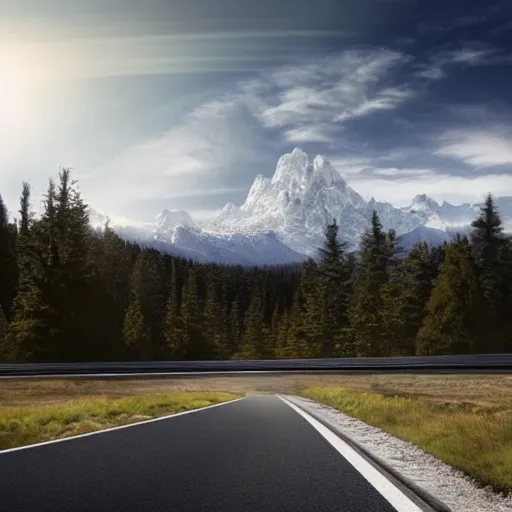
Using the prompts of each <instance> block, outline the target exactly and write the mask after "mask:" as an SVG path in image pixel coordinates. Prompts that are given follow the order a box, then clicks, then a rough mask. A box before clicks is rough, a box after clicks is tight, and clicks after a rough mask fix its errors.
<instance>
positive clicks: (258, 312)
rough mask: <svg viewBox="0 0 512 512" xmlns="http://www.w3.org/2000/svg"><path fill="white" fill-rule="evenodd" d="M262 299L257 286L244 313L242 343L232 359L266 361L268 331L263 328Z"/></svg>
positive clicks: (267, 354)
mask: <svg viewBox="0 0 512 512" xmlns="http://www.w3.org/2000/svg"><path fill="white" fill-rule="evenodd" d="M263 311H264V299H263V293H262V290H261V288H259V287H258V286H257V287H256V290H255V291H254V292H253V296H252V299H251V303H250V305H249V308H248V309H247V312H246V313H245V322H244V332H243V335H242V343H241V345H240V347H239V349H238V351H237V352H236V354H235V355H234V356H233V357H234V359H266V358H268V357H269V353H268V330H267V329H266V326H265V318H264V314H263Z"/></svg>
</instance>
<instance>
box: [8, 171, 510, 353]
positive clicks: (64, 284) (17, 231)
mask: <svg viewBox="0 0 512 512" xmlns="http://www.w3.org/2000/svg"><path fill="white" fill-rule="evenodd" d="M87 211H88V208H87V205H86V204H85V203H84V201H83V200H82V198H81V196H80V193H79V190H78V187H77V184H76V182H74V181H72V180H71V177H70V173H69V171H68V170H62V171H61V172H60V174H59V179H58V183H55V182H54V181H52V180H50V182H49V186H48V190H47V192H46V194H45V196H44V198H43V204H42V213H41V215H40V216H38V217H37V218H36V216H35V215H34V213H33V210H32V204H31V193H30V187H29V185H28V184H27V183H24V184H23V188H22V193H21V199H20V209H19V212H18V216H17V219H16V220H15V221H13V222H10V221H9V215H8V212H7V209H6V206H5V205H4V204H3V202H2V200H1V197H0V360H4V361H100V360H101V361H108V360H168V359H175V360H201V359H203V360H204V359H267V358H316V357H364V356H395V355H419V354H426V355H434V354H466V353H486V352H511V351H512V320H511V317H510V315H511V314H512V239H511V237H510V236H507V235H506V234H505V233H504V231H503V226H502V223H501V220H500V217H499V214H498V212H497V209H496V207H495V205H494V202H493V199H492V196H490V195H489V196H488V197H487V198H486V201H485V203H484V205H483V206H482V208H481V211H480V213H479V215H478V216H477V218H476V219H475V220H474V222H473V223H472V230H471V233H470V235H469V236H457V237H456V238H455V239H454V240H453V241H452V242H450V243H445V244H443V245H442V246H440V247H429V246H428V245H427V244H426V243H418V244H417V245H415V246H414V247H413V248H412V249H411V250H410V251H409V252H408V254H407V255H406V256H405V257H398V253H399V247H398V244H397V237H396V233H395V232H394V231H392V230H391V231H389V232H385V231H384V230H383V228H382V225H381V223H380V220H379V218H378V215H377V213H376V212H373V216H372V221H371V227H370V229H368V230H367V231H366V232H365V233H364V235H363V236H362V240H361V244H360V249H359V251H358V252H357V253H354V252H348V251H347V248H346V246H345V244H343V243H341V242H340V241H339V238H338V230H339V227H338V225H337V224H336V221H334V220H333V222H332V224H330V225H328V226H327V227H326V230H325V241H324V244H323V247H322V248H320V249H319V253H318V257H317V258H315V259H313V258H310V259H308V260H307V261H305V262H304V264H302V265H298V264H288V265H278V266H268V267H243V266H228V265H219V264H213V263H210V264H204V263H197V262H193V261H189V260H185V259H183V258H179V257H176V256H173V255H171V254H167V253H164V252H161V251H158V250H155V249H151V248H144V247H140V246H139V245H137V244H136V243H132V242H127V241H124V240H122V239H121V238H119V236H117V235H116V234H115V233H114V231H113V230H112V229H111V228H110V227H109V225H108V224H107V225H106V226H105V228H104V229H103V230H101V231H99V232H98V231H94V230H92V229H91V227H90V225H89V218H88V215H87Z"/></svg>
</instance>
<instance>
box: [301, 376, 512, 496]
mask: <svg viewBox="0 0 512 512" xmlns="http://www.w3.org/2000/svg"><path fill="white" fill-rule="evenodd" d="M441 379H442V377H440V376H438V379H437V384H438V387H437V388H436V386H435V385H434V386H432V387H431V389H430V390H428V389H423V392H422V393H418V390H417V387H416V389H415V387H414V386H412V387H409V388H406V387H402V388H401V389H398V388H396V381H395V382H394V383H393V385H390V383H389V382H388V383H387V386H386V383H385V382H384V383H382V382H381V390H380V392H376V391H375V387H378V386H374V389H373V392H367V391H368V390H365V391H362V390H361V389H359V390H358V391H355V390H354V389H350V388H348V387H337V386H336V387H333V386H332V384H327V385H326V384H325V383H321V384H320V385H315V386H308V387H304V388H302V390H301V393H300V394H302V395H303V396H306V397H308V398H311V399H313V400H316V401H318V402H322V403H324V404H327V405H330V406H332V407H335V408H336V409H339V410H340V411H343V412H345V413H346V414H348V415H350V416H352V417H354V418H358V419H360V420H362V421H364V422H365V423H368V424H369V425H373V426H376V427H379V428H381V429H382V430H385V431H386V432H389V433H391V434H393V435H395V436H397V437H399V438H401V439H405V440H408V441H412V442H413V443H414V444H416V445H417V446H419V447H420V448H422V449H423V450H425V451H426V452H428V453H430V454H432V455H434V456H435V457H437V458H438V459H440V460H442V461H444V462H446V463H448V464H450V465H451V466H453V467H456V468H459V469H461V470H462V471H464V472H465V473H466V474H468V475H470V476H472V477H473V478H474V479H475V480H476V481H477V482H479V483H480V484H482V485H491V486H492V487H493V488H494V489H495V490H497V491H501V492H505V493H511V492H512V394H510V387H508V386H505V393H504V392H503V391H504V390H503V388H501V389H499V388H495V389H491V388H489V387H487V386H486V387H485V388H483V389H482V384H483V381H485V380H486V379H488V377H483V376H482V377H480V381H479V385H480V389H479V391H478V392H476V390H475V392H474V393H473V395H472V394H471V387H469V389H467V387H466V392H465V395H464V393H463V389H464V387H463V386H457V385H456V384H457V380H456V377H455V376H450V378H448V382H444V381H443V380H441ZM444 379H445V380H446V377H445V378H444ZM506 379H507V380H506V381H505V382H506V383H507V384H510V382H512V378H510V377H508V378H506ZM426 380H428V379H426ZM492 380H494V379H492ZM435 383H436V380H435V379H434V381H433V384H435ZM440 383H442V384H440ZM487 383H488V382H487ZM345 384H347V381H346V382H345ZM355 384H356V386H355V387H357V385H359V387H360V388H361V387H362V388H364V387H365V386H364V382H361V381H359V382H357V381H356V383H355ZM374 384H375V383H374ZM444 386H446V387H448V386H451V388H452V389H451V390H450V391H448V392H447V393H446V394H445V395H444V396H443V394H442V393H441V392H440V389H439V387H441V388H442V387H444ZM457 387H459V388H460V389H459V390H458V391H457V390H456V388H457ZM371 388H372V387H371V386H369V389H371ZM382 388H383V389H382ZM389 388H392V389H393V392H392V393H391V392H390V389H389ZM454 388H455V389H454ZM414 391H416V393H415V392H414ZM507 391H508V392H507ZM457 394H459V395H460V396H459V397H458V399H456V398H454V395H457ZM418 395H421V396H418ZM446 395H448V398H447V396H446ZM411 396H412V397H411ZM461 398H464V399H461Z"/></svg>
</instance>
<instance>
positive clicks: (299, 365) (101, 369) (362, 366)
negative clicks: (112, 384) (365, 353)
mask: <svg viewBox="0 0 512 512" xmlns="http://www.w3.org/2000/svg"><path fill="white" fill-rule="evenodd" d="M372 371H373V372H423V371H425V372H435V371H438V372H448V371H449V372H453V373H462V372H470V371H472V372H478V371H482V372H512V354H478V355H464V356H425V357H424V356H418V357H385V358H384V357H370V358H347V359H280V360H258V361H148V362H100V363H94V362H91V363H13V364H0V378H12V377H45V376H68V375H69V376H94V375H97V376H122V375H162V374H191V375H193V374H201V373H235V372H247V373H250V372H283V373H300V372H315V373H344V372H346V373H350V372H354V373H357V372H372Z"/></svg>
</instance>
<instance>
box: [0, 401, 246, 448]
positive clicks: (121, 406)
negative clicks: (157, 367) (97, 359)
mask: <svg viewBox="0 0 512 512" xmlns="http://www.w3.org/2000/svg"><path fill="white" fill-rule="evenodd" d="M239 396H241V395H238V394H235V393H207V392H174V393H168V394H157V395H136V396H128V397H124V398H117V399H116V398H108V397H97V398H75V399H71V400H69V399H68V400H61V401H60V402H59V403H44V404H38V405H35V404H33V405H30V406H27V405H24V406H20V405H14V406H9V407H3V408H2V409H0V450H5V449H7V448H13V447H17V446H24V445H27V444H33V443H37V442H41V441H48V440H50V439H60V438H63V437H69V436H72V435H77V434H83V433H85V432H91V431H94V430H99V429H103V428H109V427H113V426H117V425H126V424H129V423H135V422H138V421H142V420H145V419H151V418H156V417H159V416H164V415H166V414H172V413H176V412H180V411H187V410H190V409H197V408H199V407H206V406H207V405H212V404H216V403H220V402H225V401H228V400H233V399H234V398H238V397H239Z"/></svg>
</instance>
